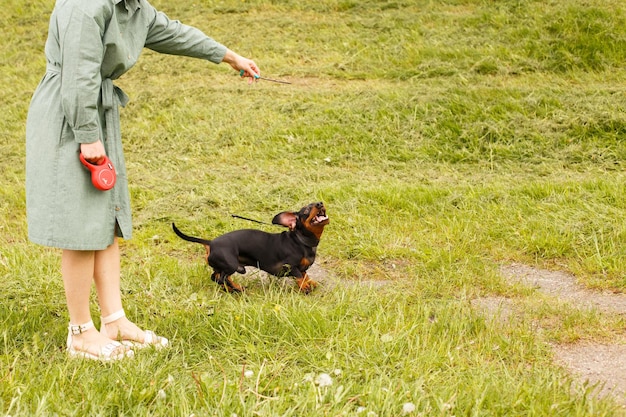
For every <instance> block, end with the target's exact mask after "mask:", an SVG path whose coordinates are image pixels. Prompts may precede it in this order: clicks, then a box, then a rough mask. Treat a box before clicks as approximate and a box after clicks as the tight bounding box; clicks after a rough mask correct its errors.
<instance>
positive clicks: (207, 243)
mask: <svg viewBox="0 0 626 417" xmlns="http://www.w3.org/2000/svg"><path fill="white" fill-rule="evenodd" d="M172 229H174V233H176V234H177V235H178V236H179V237H180V238H181V239H184V240H187V241H189V242H195V243H201V244H203V245H211V241H210V240H206V239H200V238H199V237H193V236H187V235H186V234H184V233H183V232H181V231H180V230H178V228H177V227H176V225H175V224H174V223H172Z"/></svg>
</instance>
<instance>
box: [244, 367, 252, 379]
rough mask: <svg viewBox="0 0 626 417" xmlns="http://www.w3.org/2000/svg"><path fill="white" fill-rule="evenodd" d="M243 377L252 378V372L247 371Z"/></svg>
mask: <svg viewBox="0 0 626 417" xmlns="http://www.w3.org/2000/svg"><path fill="white" fill-rule="evenodd" d="M243 376H245V377H246V378H252V377H253V376H254V371H253V370H250V369H248V370H246V371H245V372H244V373H243Z"/></svg>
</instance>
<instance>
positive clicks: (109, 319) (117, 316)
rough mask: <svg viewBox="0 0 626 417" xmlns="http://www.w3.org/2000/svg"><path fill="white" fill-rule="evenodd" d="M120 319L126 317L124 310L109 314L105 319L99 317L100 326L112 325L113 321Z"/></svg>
mask: <svg viewBox="0 0 626 417" xmlns="http://www.w3.org/2000/svg"><path fill="white" fill-rule="evenodd" d="M122 317H126V313H125V312H124V309H121V310H119V311H116V312H115V313H113V314H109V315H108V316H106V317H100V321H102V324H109V323H113V322H114V321H115V320H119V319H121V318H122Z"/></svg>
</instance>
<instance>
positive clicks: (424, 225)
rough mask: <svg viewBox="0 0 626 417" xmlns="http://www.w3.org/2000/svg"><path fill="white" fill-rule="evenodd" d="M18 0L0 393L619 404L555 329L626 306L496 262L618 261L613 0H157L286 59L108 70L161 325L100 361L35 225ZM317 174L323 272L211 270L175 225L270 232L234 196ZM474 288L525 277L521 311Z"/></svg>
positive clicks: (601, 323) (140, 266)
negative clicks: (322, 208) (166, 342)
mask: <svg viewBox="0 0 626 417" xmlns="http://www.w3.org/2000/svg"><path fill="white" fill-rule="evenodd" d="M5 3H6V4H4V5H3V7H2V9H1V10H0V28H1V30H2V33H3V34H4V38H5V45H4V47H3V48H1V49H0V81H1V82H2V85H3V88H2V89H0V106H1V107H0V109H1V111H0V131H1V132H2V135H1V136H0V154H1V155H2V156H3V157H2V158H1V159H0V170H1V171H2V174H1V175H0V185H1V187H0V277H1V279H2V282H3V285H1V286H0V299H1V300H2V302H1V303H0V323H1V325H0V332H1V335H2V337H1V338H0V414H3V415H4V414H6V415H11V416H30V415H41V416H48V415H81V416H83V415H133V416H144V415H145V416H148V415H150V416H157V415H168V416H169V415H179V416H191V415H195V416H204V415H215V416H227V417H231V416H234V415H237V416H256V415H259V416H340V415H345V416H352V415H367V416H374V415H376V416H399V415H402V414H403V413H404V411H403V410H405V411H408V412H407V413H406V415H414V416H419V415H421V416H452V415H455V416H461V415H467V416H494V415H495V416H518V415H532V416H590V415H594V416H613V415H617V414H619V413H620V412H621V411H622V410H621V408H619V406H617V405H616V403H615V402H613V401H612V400H611V399H610V398H609V399H597V398H595V397H594V396H593V395H592V394H591V392H592V387H588V386H583V387H580V386H579V385H576V384H573V383H572V377H571V376H570V375H569V374H568V373H567V372H565V371H564V370H563V369H561V368H560V367H558V366H557V365H555V364H554V362H553V360H552V351H551V350H550V344H553V343H576V342H579V341H582V340H585V341H596V342H602V341H606V340H614V339H615V338H618V339H619V338H623V333H624V328H625V322H624V318H623V317H619V316H618V317H615V316H607V315H604V314H600V313H597V312H579V311H577V310H576V309H574V308H572V307H571V306H568V305H562V304H559V303H545V304H538V303H537V300H535V299H534V298H533V297H534V296H533V293H532V292H530V291H529V290H528V289H525V288H522V287H518V286H511V285H509V284H507V283H506V281H505V280H504V279H503V278H502V277H501V276H500V273H499V266H500V265H502V264H507V263H510V262H519V263H525V264H529V265H535V266H539V267H542V268H548V269H552V268H554V269H560V270H564V271H568V272H571V273H573V274H575V275H576V277H577V279H578V280H579V282H580V283H582V284H584V285H585V286H587V287H589V288H593V289H608V290H611V291H615V292H623V291H624V289H625V288H626V278H625V277H626V275H625V274H624V271H625V270H626V249H624V248H625V245H624V241H625V239H626V229H625V225H626V214H625V213H626V210H625V209H626V207H625V206H626V203H625V202H624V201H625V200H624V197H623V196H624V194H625V191H626V186H625V184H626V183H625V181H624V180H625V175H624V167H625V162H624V161H625V157H626V145H625V142H624V138H625V135H626V116H625V112H624V109H625V107H626V95H625V91H626V88H625V87H626V84H625V81H624V80H626V71H625V70H624V69H623V67H624V62H626V24H625V23H626V5H625V4H624V3H623V2H621V1H617V0H605V1H599V0H592V1H579V0H573V1H564V0H558V1H551V2H542V1H529V0H527V1H524V0H516V1H513V0H503V1H498V2H490V1H478V0H456V1H452V0H451V1H422V0H378V1H375V0H362V1H358V2H357V1H350V0H341V1H340V0H319V1H299V2H296V1H291V0H286V1H280V2H278V1H269V0H245V1H242V0H221V1H206V0H199V1H195V2H191V3H186V2H182V3H181V4H173V3H171V2H165V1H163V0H154V1H153V2H152V3H153V5H155V6H156V7H158V8H161V9H162V10H164V11H165V12H167V14H168V15H169V16H170V17H173V18H177V19H180V20H182V21H183V22H186V23H189V24H193V25H196V26H198V27H199V28H201V29H202V30H204V31H205V32H206V33H208V34H210V35H211V36H212V37H214V38H216V39H218V40H220V41H222V42H223V43H225V44H226V45H228V46H230V47H231V48H232V49H234V50H236V51H238V52H240V53H241V54H242V55H246V56H250V57H252V58H254V59H255V60H256V61H257V63H258V64H259V65H260V66H261V69H262V71H263V75H265V76H267V77H270V78H279V79H285V80H289V81H291V82H292V84H291V85H279V84H273V83H268V82H264V81H260V82H258V83H256V84H255V85H252V86H249V85H248V84H247V83H246V82H245V81H243V80H241V79H239V77H238V76H237V74H235V73H234V72H233V71H231V70H230V68H229V67H228V66H225V65H221V66H214V65H212V64H208V63H205V62H202V61H198V60H193V59H188V58H180V57H170V56H163V55H158V54H155V53H153V52H150V51H146V53H145V55H144V56H143V57H142V58H141V60H140V61H139V63H138V64H137V66H136V68H134V69H133V70H132V71H131V72H130V73H128V74H126V75H125V76H124V77H122V79H120V80H119V81H118V85H119V86H120V87H122V88H123V89H124V90H125V91H126V92H127V93H128V94H129V96H130V97H131V102H130V103H129V105H128V106H127V107H126V108H125V109H123V110H122V124H123V125H122V127H123V135H124V146H125V151H126V159H127V164H128V169H129V175H130V187H131V194H132V203H133V210H134V211H133V214H134V237H133V239H131V240H129V241H125V242H123V244H122V251H123V263H122V269H123V272H122V274H123V291H124V301H125V306H126V311H127V313H128V314H129V316H131V317H132V318H133V319H135V320H136V321H137V322H138V323H139V324H141V325H142V326H146V327H147V328H151V329H154V330H156V331H157V332H158V333H160V334H164V335H167V336H169V337H170V339H171V340H172V347H171V348H170V349H168V350H166V351H160V352H153V351H147V352H140V354H138V355H137V357H136V358H135V359H134V360H132V361H129V362H125V363H117V364H113V365H101V364H94V363H86V362H81V361H73V360H68V359H67V356H66V355H65V352H64V344H65V337H66V323H67V312H66V309H65V302H64V297H63V289H62V282H61V277H60V271H59V269H60V257H59V252H58V251H57V250H55V249H49V248H42V247H39V246H36V245H34V244H32V243H29V242H28V240H27V224H26V217H25V196H24V125H25V119H26V112H27V108H28V102H29V99H30V96H31V94H32V92H33V90H34V89H35V87H36V85H37V83H38V82H39V79H40V78H41V76H42V75H43V71H44V69H45V58H44V56H43V46H44V42H45V38H46V32H47V19H48V16H49V13H50V11H51V10H52V7H53V1H52V0H35V1H31V2H27V3H24V2H19V1H17V0H5ZM318 200H322V201H324V202H325V204H326V205H327V207H328V211H329V215H330V217H331V224H330V225H329V226H328V227H327V229H326V232H325V234H324V236H323V238H322V242H321V245H320V247H319V250H318V261H317V262H318V264H319V265H321V267H322V268H323V270H324V271H325V274H326V275H327V277H326V279H325V280H324V281H327V282H328V283H331V282H332V283H333V285H325V286H322V287H321V288H319V289H318V291H316V292H315V293H313V294H311V295H309V296H304V295H302V294H299V293H297V292H296V291H295V289H294V288H293V286H292V285H286V284H283V283H282V281H279V280H269V281H268V280H260V279H259V276H258V274H257V273H255V272H252V273H250V272H249V273H248V275H246V276H237V277H236V280H237V281H238V282H242V283H245V284H246V285H247V288H248V290H247V292H246V293H245V294H243V295H241V296H233V295H230V294H225V293H222V292H221V291H220V290H219V289H218V288H217V286H216V285H215V284H214V283H212V282H211V281H210V279H209V271H208V270H207V268H206V266H205V265H204V264H203V263H202V252H203V249H202V248H201V247H200V246H198V245H192V244H190V243H187V242H184V241H182V240H180V239H178V238H177V237H176V236H175V235H174V234H173V233H172V231H171V226H170V224H171V223H172V221H175V222H176V224H177V225H178V226H179V227H180V228H181V229H183V230H185V231H186V232H188V233H190V234H194V235H199V236H203V237H206V238H211V237H214V236H217V235H219V234H221V233H224V232H227V231H230V230H234V229H238V228H248V227H254V228H257V227H258V228H261V229H263V230H267V231H270V232H278V231H280V230H279V229H278V230H277V229H276V228H273V227H271V226H261V225H254V224H252V223H247V222H244V221H242V220H238V219H233V218H232V217H231V214H239V215H243V216H247V217H252V218H255V219H259V220H263V221H269V220H271V218H272V216H273V215H274V214H276V213H278V212H279V211H283V210H296V209H298V208H299V207H300V206H302V205H304V204H307V203H309V202H311V201H318ZM372 282H374V283H375V284H376V285H374V286H372V285H370V283H372ZM481 296H505V297H510V298H513V299H515V300H516V301H518V302H519V303H522V304H524V303H525V304H526V305H527V309H528V317H529V319H528V321H527V322H526V321H524V320H522V323H521V324H520V323H519V322H515V323H508V324H507V323H504V324H502V323H499V324H496V323H494V322H492V321H490V320H487V319H486V318H485V317H483V315H482V314H481V312H480V311H477V310H476V309H475V308H473V307H472V304H471V301H472V300H473V299H475V298H477V297H481ZM95 302H96V300H95V297H94V309H93V316H94V318H95V319H96V322H98V320H97V318H98V317H99V313H98V311H97V307H96V303H95ZM537 323H540V324H541V328H542V331H541V332H538V331H537ZM321 374H326V375H327V377H328V378H329V379H328V378H326V376H322V377H320V375H321ZM329 381H330V382H331V384H330V385H326V383H327V382H329ZM411 405H412V406H413V407H414V410H413V411H409V410H411ZM403 407H406V408H403Z"/></svg>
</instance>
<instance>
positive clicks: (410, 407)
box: [402, 403, 415, 414]
mask: <svg viewBox="0 0 626 417" xmlns="http://www.w3.org/2000/svg"><path fill="white" fill-rule="evenodd" d="M413 411H415V404H413V403H404V405H403V406H402V413H403V414H410V413H412V412H413Z"/></svg>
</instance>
